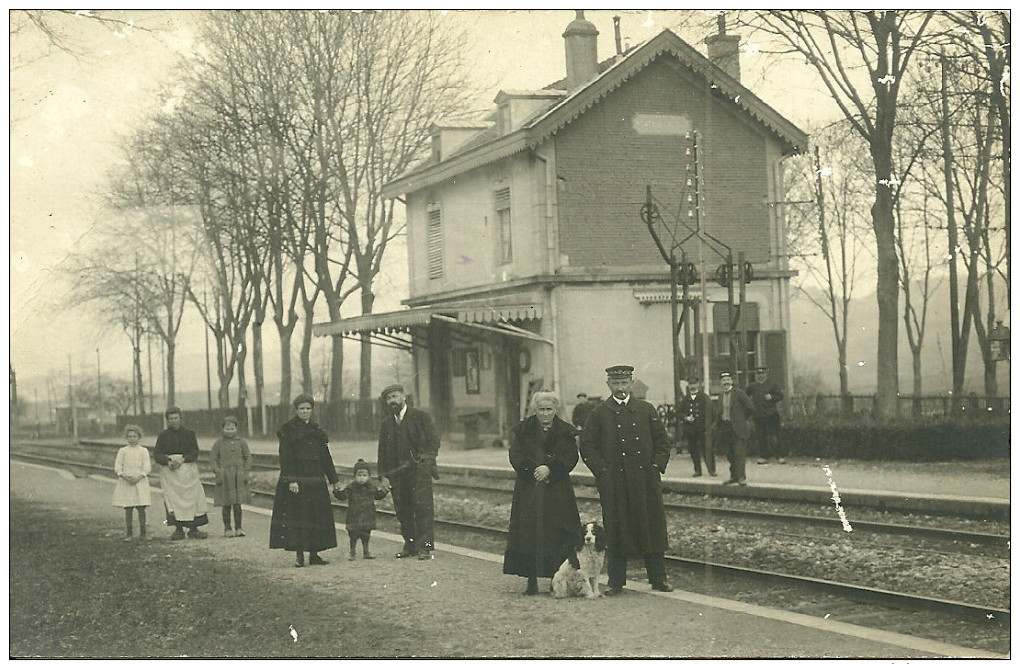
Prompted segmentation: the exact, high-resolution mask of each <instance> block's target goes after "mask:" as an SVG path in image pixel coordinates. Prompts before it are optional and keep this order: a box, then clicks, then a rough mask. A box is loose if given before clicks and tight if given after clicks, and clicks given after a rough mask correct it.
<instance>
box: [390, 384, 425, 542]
mask: <svg viewBox="0 0 1020 664" xmlns="http://www.w3.org/2000/svg"><path fill="white" fill-rule="evenodd" d="M382 399H383V401H385V402H386V408H387V410H388V411H389V412H388V413H387V414H386V415H385V417H383V421H382V425H381V426H380V427H379V456H378V457H377V458H378V467H379V480H380V482H382V486H383V488H385V489H390V490H391V491H392V492H393V509H394V510H395V511H396V513H397V520H398V521H400V534H401V535H403V537H404V547H403V549H402V550H401V551H400V553H398V554H397V558H414V557H415V556H417V557H418V559H419V560H431V559H432V557H433V550H434V547H435V538H434V534H433V527H432V522H433V519H434V514H435V507H434V504H433V500H432V479H433V478H435V479H439V473H438V472H436V457H437V456H438V455H439V435H438V434H437V433H436V429H435V427H434V426H433V425H432V418H431V417H429V414H428V413H426V412H425V411H423V410H419V409H417V408H411V407H410V406H408V405H407V395H406V393H405V392H404V387H403V386H402V385H399V384H394V385H389V386H387V387H386V389H384V390H383V391H382Z"/></svg>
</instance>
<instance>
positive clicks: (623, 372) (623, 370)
mask: <svg viewBox="0 0 1020 664" xmlns="http://www.w3.org/2000/svg"><path fill="white" fill-rule="evenodd" d="M606 375H607V376H609V377H610V378H618V377H623V376H632V375H634V367H631V366H628V365H626V364H617V365H615V366H612V367H606Z"/></svg>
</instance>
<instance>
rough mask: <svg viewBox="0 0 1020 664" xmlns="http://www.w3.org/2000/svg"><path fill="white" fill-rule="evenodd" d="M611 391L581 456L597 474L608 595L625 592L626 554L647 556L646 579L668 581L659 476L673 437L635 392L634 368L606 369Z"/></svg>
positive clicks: (595, 413)
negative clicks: (605, 539) (605, 538)
mask: <svg viewBox="0 0 1020 664" xmlns="http://www.w3.org/2000/svg"><path fill="white" fill-rule="evenodd" d="M606 384H607V385H608V386H609V391H610V392H611V393H612V395H611V396H610V397H609V398H608V399H606V400H604V401H602V402H601V403H599V404H598V405H597V406H595V408H594V409H593V410H592V411H591V414H590V415H589V416H588V421H587V423H586V425H585V427H584V431H582V432H581V445H580V446H581V458H582V459H584V463H585V465H587V466H588V468H589V469H590V470H591V472H592V475H594V476H595V482H596V484H597V486H598V490H599V502H600V503H601V504H602V522H603V526H604V527H605V529H606V535H607V540H608V541H607V546H606V553H607V557H608V558H609V564H608V568H609V570H608V571H609V588H608V589H607V590H606V592H605V594H606V595H607V596H613V595H618V594H620V593H621V592H623V587H624V586H625V585H626V584H627V557H628V556H643V557H644V560H645V570H646V571H647V572H648V581H649V582H650V583H651V584H652V588H653V589H655V590H658V591H660V592H667V593H668V592H670V591H671V590H673V588H672V587H670V585H669V583H668V582H667V580H666V565H665V560H664V554H665V552H666V549H667V546H668V545H667V542H666V513H665V510H664V509H663V506H662V486H661V479H660V476H661V475H662V473H664V472H666V464H667V463H669V436H668V435H667V434H666V427H665V426H664V425H663V423H662V420H661V419H660V418H659V414H658V412H656V410H655V407H654V406H652V405H651V404H650V403H648V402H647V401H642V400H641V399H638V398H637V397H635V396H634V395H633V387H634V367H631V366H626V365H617V366H612V367H609V368H608V369H606Z"/></svg>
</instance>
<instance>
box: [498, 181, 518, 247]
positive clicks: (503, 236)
mask: <svg viewBox="0 0 1020 664" xmlns="http://www.w3.org/2000/svg"><path fill="white" fill-rule="evenodd" d="M496 218H497V219H499V262H500V263H502V264H504V265H505V264H507V263H512V262H513V260H514V243H513V227H512V225H511V222H512V217H511V215H510V189H509V188H506V189H497V190H496Z"/></svg>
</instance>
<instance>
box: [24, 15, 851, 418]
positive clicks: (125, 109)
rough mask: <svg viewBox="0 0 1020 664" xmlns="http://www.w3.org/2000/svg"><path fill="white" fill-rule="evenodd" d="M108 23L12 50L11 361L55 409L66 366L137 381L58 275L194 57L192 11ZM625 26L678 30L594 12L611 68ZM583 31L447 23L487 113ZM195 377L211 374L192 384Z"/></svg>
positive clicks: (785, 83) (533, 79)
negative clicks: (183, 61)
mask: <svg viewBox="0 0 1020 664" xmlns="http://www.w3.org/2000/svg"><path fill="white" fill-rule="evenodd" d="M102 13H103V15H106V16H111V17H114V18H117V19H120V20H122V21H131V22H133V24H134V27H127V26H105V25H101V24H99V23H97V22H96V21H92V20H89V19H87V18H82V17H79V18H75V17H58V19H59V20H56V21H54V23H53V24H54V25H57V26H58V27H59V28H60V35H61V37H62V38H64V39H66V40H67V43H68V44H70V45H71V46H72V47H73V49H74V51H75V52H74V53H73V54H70V53H65V52H63V51H61V50H59V49H56V48H53V47H52V46H48V44H47V42H46V40H43V39H41V38H39V36H38V33H35V32H33V31H32V30H31V29H25V30H22V31H20V32H18V33H15V34H12V35H11V36H10V39H11V49H10V51H11V60H12V71H11V74H10V91H11V101H10V113H11V122H10V129H11V131H10V136H9V140H10V146H9V147H10V178H9V191H8V194H9V209H10V261H11V263H10V265H11V266H10V290H9V294H10V354H11V361H12V363H13V365H14V368H15V369H16V370H17V371H18V379H19V387H20V388H21V392H22V395H23V396H24V397H25V398H28V399H31V398H32V395H33V392H35V393H37V394H38V395H39V398H40V399H45V396H44V395H43V392H44V391H45V389H46V387H45V384H46V379H47V377H49V378H50V379H51V380H62V381H63V385H65V386H66V380H67V375H68V372H69V365H70V371H71V372H73V373H75V374H78V373H81V372H86V371H87V372H91V374H93V375H94V373H95V372H96V370H97V363H98V364H99V366H100V367H101V369H102V371H103V372H104V373H110V374H114V375H120V376H122V377H123V378H125V379H127V378H128V376H129V371H130V346H129V345H128V342H127V338H126V337H125V336H124V335H123V333H122V332H120V330H117V329H110V328H108V327H104V326H103V325H101V324H100V322H99V321H97V320H96V319H95V318H94V316H92V315H91V314H90V313H89V311H88V310H87V308H85V307H76V306H75V303H74V302H71V301H69V298H68V287H69V282H68V281H67V280H66V278H65V277H62V276H61V274H60V268H61V266H62V265H63V264H64V262H65V261H66V259H67V257H68V255H69V254H70V253H71V252H73V251H74V249H75V247H76V246H78V245H79V244H80V243H82V242H87V241H88V240H89V239H90V233H92V232H93V231H94V227H95V225H96V222H97V220H99V219H101V218H102V217H103V216H104V214H107V212H106V211H105V204H104V187H105V182H106V177H107V175H108V174H109V173H110V171H111V169H112V168H113V167H114V166H115V165H116V164H117V162H118V159H119V157H118V155H119V150H120V140H121V138H122V137H123V136H125V135H126V134H127V133H129V131H130V130H131V128H132V127H133V126H136V125H137V124H138V123H140V122H142V121H143V120H144V118H145V117H146V114H147V113H149V112H151V111H152V110H153V109H155V108H157V107H158V104H159V103H160V101H159V99H160V98H159V94H158V93H159V90H160V88H161V86H165V85H172V83H173V80H172V71H173V69H172V64H173V63H174V61H175V60H176V59H177V58H179V57H186V56H187V55H188V54H189V53H191V52H192V49H194V48H195V21H196V18H197V17H196V13H195V12H194V11H181V10H175V11H142V10H113V11H109V12H102ZM614 15H619V16H620V17H621V32H622V36H623V39H624V42H625V43H628V42H629V43H630V44H637V43H639V42H643V41H646V40H648V39H650V38H651V37H653V36H655V35H656V34H658V33H659V31H661V30H662V29H663V28H667V27H675V26H677V25H678V23H679V22H680V20H681V17H680V15H679V14H678V13H677V12H672V11H658V10H651V11H634V10H623V11H613V10H608V9H606V10H590V11H587V12H586V18H587V19H588V20H590V21H592V22H593V23H594V24H595V25H596V27H597V28H598V30H599V32H600V34H599V59H600V60H602V59H605V58H607V57H610V56H611V55H612V54H613V53H614V52H615V40H614V34H613V16H614ZM573 18H574V12H573V11H563V10H556V11H540V10H510V11H505V10H485V11H482V10H470V11H469V10H465V11H451V12H447V13H445V15H444V20H448V21H450V22H451V23H453V24H454V25H455V26H456V27H459V28H462V29H464V30H466V31H467V33H468V35H469V43H468V45H467V46H468V52H469V57H468V59H467V61H468V62H470V63H472V64H473V69H472V71H471V72H470V79H471V80H472V81H473V83H474V85H475V86H476V87H477V89H478V97H477V99H478V107H479V108H486V107H488V106H489V105H490V104H491V103H492V100H493V98H494V97H495V95H496V93H497V92H498V91H499V90H500V89H520V88H540V87H542V86H544V85H546V84H548V83H550V82H552V81H555V80H557V79H559V78H562V76H563V75H564V71H565V65H564V52H563V38H562V33H563V30H564V29H565V27H566V26H567V24H568V23H569V22H570V21H571V20H572V19H573ZM704 19H705V20H704V23H706V24H708V25H706V27H705V28H699V29H694V30H687V31H684V30H681V31H679V33H680V34H681V36H682V37H685V38H686V39H688V41H689V42H690V43H692V45H694V46H695V47H696V48H698V49H699V50H700V51H702V52H704V45H703V44H702V43H701V39H703V38H704V36H706V35H707V34H708V33H709V32H710V30H711V29H712V28H710V27H708V26H709V25H711V24H712V15H711V14H710V13H708V12H705V13H704ZM742 46H743V48H744V52H743V54H742V60H741V67H742V75H743V83H744V84H745V85H746V86H748V87H749V88H751V89H752V90H753V91H754V92H755V93H756V94H758V95H759V96H760V97H761V98H762V99H764V100H765V101H766V102H767V103H769V104H770V105H772V106H773V107H774V108H776V110H778V111H780V112H781V113H783V114H784V115H786V116H787V117H788V118H789V119H790V120H792V121H793V122H794V123H796V124H799V125H800V126H801V128H803V129H805V130H808V131H810V129H811V127H812V126H814V125H815V124H817V123H819V122H826V121H829V120H831V119H834V118H835V117H836V116H835V109H834V107H833V105H832V104H831V102H830V101H829V100H828V98H827V97H826V96H825V95H824V94H823V93H822V92H821V88H820V86H818V85H817V81H816V80H815V79H814V77H813V75H812V74H811V72H810V71H808V70H807V68H806V67H805V66H804V65H803V63H802V62H801V63H796V62H794V61H793V60H790V61H783V62H781V63H779V66H776V62H775V60H773V59H771V58H770V57H769V56H763V55H760V54H757V53H755V48H754V43H753V41H748V40H745V41H744V42H743V44H742ZM391 252H392V253H391V254H390V261H391V264H393V265H395V266H396V270H397V273H399V270H401V269H404V268H403V267H402V264H403V261H404V252H403V247H402V246H401V245H400V243H397V244H396V245H394V246H393V247H392V248H391ZM386 285H387V286H388V289H387V292H384V293H381V294H380V299H379V301H378V303H377V306H376V310H377V311H385V310H391V309H395V308H398V307H399V301H400V298H401V297H402V296H404V295H405V294H406V288H407V287H406V283H400V282H399V280H393V281H391V283H388V284H386ZM348 315H356V312H354V311H352V312H350V313H349V314H348ZM183 334H184V338H183V339H184V341H185V343H184V344H183V346H184V347H183V348H182V350H181V351H180V355H179V362H178V386H179V389H185V390H186V389H199V388H203V389H204V385H205V372H204V352H203V349H202V327H201V324H200V323H199V321H198V320H197V318H195V319H192V320H190V321H188V320H186V329H185V330H184V332H183ZM269 336H272V335H269ZM273 341H274V340H273V339H267V340H266V343H267V348H266V354H267V358H270V357H272V355H273V353H274V352H275V350H274V345H273ZM194 366H201V367H202V368H203V369H202V370H201V371H190V370H188V368H190V367H194ZM267 373H268V371H267ZM64 392H65V393H66V387H65V388H64Z"/></svg>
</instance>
